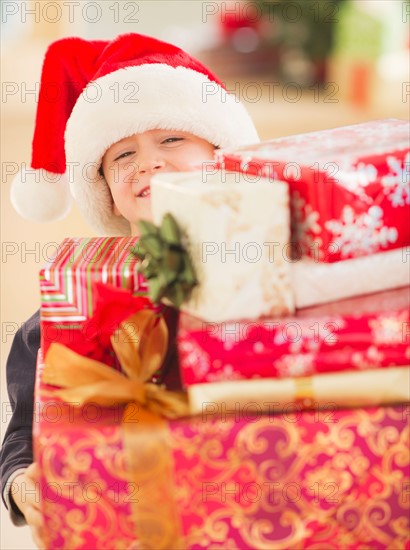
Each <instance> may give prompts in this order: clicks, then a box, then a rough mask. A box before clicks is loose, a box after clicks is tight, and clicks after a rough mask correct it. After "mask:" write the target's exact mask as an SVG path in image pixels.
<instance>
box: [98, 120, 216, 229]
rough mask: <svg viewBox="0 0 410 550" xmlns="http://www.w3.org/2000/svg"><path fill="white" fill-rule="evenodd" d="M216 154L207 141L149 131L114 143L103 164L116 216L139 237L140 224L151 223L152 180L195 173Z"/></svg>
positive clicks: (173, 133) (193, 137) (177, 132)
mask: <svg viewBox="0 0 410 550" xmlns="http://www.w3.org/2000/svg"><path fill="white" fill-rule="evenodd" d="M214 150H215V148H214V146H213V145H211V144H210V143H208V142H207V141H205V140H204V139H202V138H199V137H196V136H194V135H193V134H189V133H187V132H180V131H174V130H148V131H147V132H144V133H142V134H134V135H133V136H130V137H128V138H124V139H122V140H121V141H118V142H117V143H114V145H112V146H111V147H110V148H109V149H108V150H107V151H106V153H105V155H104V157H103V160H102V168H103V172H104V176H105V179H106V181H107V183H108V186H109V188H110V190H111V194H112V197H113V200H114V213H115V214H116V215H117V216H120V215H122V216H124V218H125V219H127V220H128V221H129V222H130V224H131V232H132V234H133V235H135V234H137V222H138V220H140V219H147V220H151V198H150V195H151V193H150V180H151V176H152V175H154V174H155V173H156V172H183V171H189V170H192V169H193V168H194V167H195V166H197V165H198V164H200V163H201V162H203V161H206V160H212V159H213V157H214Z"/></svg>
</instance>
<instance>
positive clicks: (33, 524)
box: [11, 462, 46, 550]
mask: <svg viewBox="0 0 410 550" xmlns="http://www.w3.org/2000/svg"><path fill="white" fill-rule="evenodd" d="M39 480H40V470H39V467H38V464H37V462H33V464H31V465H30V466H29V467H28V468H27V469H26V471H25V472H24V473H21V474H19V475H18V476H16V478H15V479H14V480H13V486H12V489H11V494H12V495H13V500H14V502H15V503H16V505H17V506H18V508H19V509H20V511H21V513H22V514H23V515H24V517H25V519H26V521H27V525H28V526H29V527H30V529H31V536H32V537H33V540H34V543H35V544H36V546H37V547H38V548H40V549H41V550H45V548H46V545H45V541H44V523H43V516H42V514H41V511H40V484H39Z"/></svg>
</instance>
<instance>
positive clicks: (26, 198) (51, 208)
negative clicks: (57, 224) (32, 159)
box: [10, 169, 72, 223]
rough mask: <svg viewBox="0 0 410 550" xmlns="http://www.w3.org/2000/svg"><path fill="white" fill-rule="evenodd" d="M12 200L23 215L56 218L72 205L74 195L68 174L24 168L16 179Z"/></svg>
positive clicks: (41, 219)
mask: <svg viewBox="0 0 410 550" xmlns="http://www.w3.org/2000/svg"><path fill="white" fill-rule="evenodd" d="M10 200H11V203H12V205H13V206H14V208H15V209H16V210H17V212H18V213H19V214H20V216H22V217H23V218H26V219H27V220H30V221H32V222H40V223H41V222H53V221H57V220H61V219H62V218H64V217H65V216H66V215H67V214H68V212H69V211H70V209H71V204H72V197H71V194H70V189H69V186H68V181H67V178H66V176H65V174H53V173H51V172H47V171H46V170H43V169H40V170H34V169H28V170H27V169H23V170H22V171H21V172H19V173H18V174H17V175H16V176H15V177H14V179H13V181H12V184H11V190H10Z"/></svg>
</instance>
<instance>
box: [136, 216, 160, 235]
mask: <svg viewBox="0 0 410 550" xmlns="http://www.w3.org/2000/svg"><path fill="white" fill-rule="evenodd" d="M138 224H139V226H140V229H141V236H142V237H144V236H145V235H157V236H159V230H158V228H157V226H156V225H154V224H153V223H151V222H149V221H148V220H139V222H138Z"/></svg>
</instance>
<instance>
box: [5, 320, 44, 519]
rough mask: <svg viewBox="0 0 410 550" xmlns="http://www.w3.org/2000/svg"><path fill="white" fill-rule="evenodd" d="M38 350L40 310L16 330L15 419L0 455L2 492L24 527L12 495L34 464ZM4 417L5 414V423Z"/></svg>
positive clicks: (12, 366) (10, 385) (10, 373)
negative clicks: (16, 481)
mask: <svg viewBox="0 0 410 550" xmlns="http://www.w3.org/2000/svg"><path fill="white" fill-rule="evenodd" d="M39 347H40V311H36V313H34V315H32V317H30V319H28V320H27V321H26V323H24V324H23V325H22V327H21V328H20V329H19V330H18V331H17V333H16V335H15V337H14V340H13V344H12V346H11V350H10V354H9V356H8V359H7V366H6V368H7V389H8V394H9V399H10V405H11V412H12V417H11V420H10V423H9V425H8V427H7V430H6V433H5V436H4V440H3V446H2V448H1V454H0V462H1V491H2V497H3V501H4V503H5V505H6V507H7V508H8V509H9V511H10V516H11V520H12V521H13V523H14V524H15V525H21V524H23V523H25V520H24V517H23V515H22V514H21V512H20V510H19V509H18V507H17V506H16V504H15V503H14V501H13V499H12V497H11V496H10V487H11V483H12V481H13V479H14V478H16V477H17V475H18V474H19V473H21V472H22V469H23V468H24V469H25V468H27V467H28V466H29V465H30V464H31V463H32V462H33V446H32V428H33V411H34V380H35V372H36V361H37V351H38V349H39ZM5 418H7V416H6V415H5V417H4V419H3V421H4V420H5Z"/></svg>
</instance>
